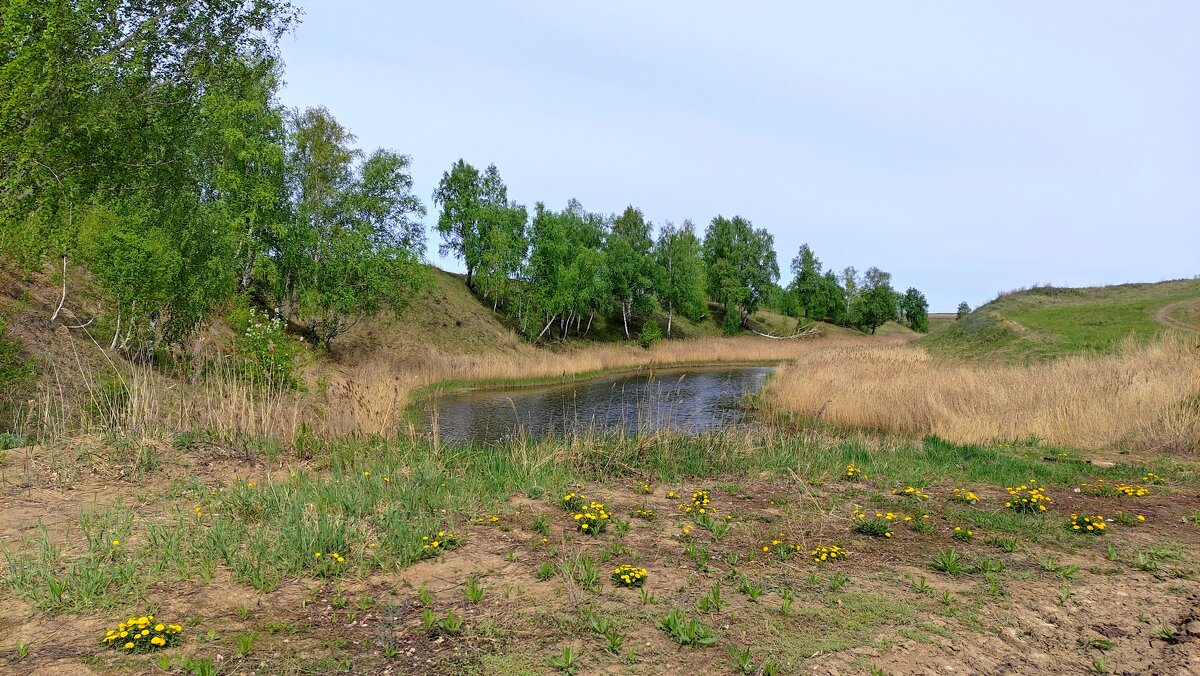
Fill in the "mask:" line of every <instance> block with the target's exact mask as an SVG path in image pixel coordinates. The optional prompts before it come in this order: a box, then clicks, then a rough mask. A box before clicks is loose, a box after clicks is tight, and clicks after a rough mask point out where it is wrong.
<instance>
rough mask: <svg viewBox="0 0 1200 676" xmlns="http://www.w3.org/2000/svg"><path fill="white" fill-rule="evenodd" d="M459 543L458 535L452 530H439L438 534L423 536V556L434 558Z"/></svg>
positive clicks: (423, 557)
mask: <svg viewBox="0 0 1200 676" xmlns="http://www.w3.org/2000/svg"><path fill="white" fill-rule="evenodd" d="M458 544H459V539H458V536H457V535H455V534H454V533H451V532H450V531H445V530H439V531H438V532H437V534H436V535H422V536H421V558H422V559H432V558H433V557H435V556H437V555H439V554H441V553H442V552H444V551H446V550H447V549H452V548H454V547H456V546H458Z"/></svg>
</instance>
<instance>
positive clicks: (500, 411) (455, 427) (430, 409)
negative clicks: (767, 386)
mask: <svg viewBox="0 0 1200 676" xmlns="http://www.w3.org/2000/svg"><path fill="white" fill-rule="evenodd" d="M771 371H772V369H771V368H770V367H721V368H703V369H661V370H653V371H651V370H645V371H639V372H636V373H623V374H618V375H610V376H602V377H599V378H594V379H590V380H580V381H574V382H569V383H556V384H553V385H543V386H536V387H523V388H519V389H511V390H474V391H469V392H461V393H454V394H449V395H443V396H440V397H437V398H434V399H432V400H431V401H429V402H428V404H427V410H426V422H427V424H429V426H430V427H431V428H432V427H434V426H435V425H436V428H437V434H438V436H439V438H440V439H441V440H442V441H443V442H448V443H461V442H468V441H470V442H476V443H495V442H500V441H503V440H505V439H509V438H513V437H516V436H520V435H521V434H524V435H525V436H527V437H534V438H541V437H547V436H572V435H575V434H584V433H588V432H596V433H599V434H611V433H621V432H624V433H626V434H638V433H641V434H647V433H653V432H658V431H663V430H672V431H676V432H683V433H688V434H698V433H701V432H708V431H716V430H721V429H728V428H732V427H738V426H742V425H746V424H748V423H749V422H750V421H751V420H752V418H753V414H752V413H750V412H749V411H747V410H745V408H743V407H742V406H741V402H742V400H743V398H744V397H745V396H746V395H751V394H756V393H757V392H758V391H759V390H760V389H762V385H763V381H764V380H765V379H766V377H767V376H768V375H769V374H770V373H771Z"/></svg>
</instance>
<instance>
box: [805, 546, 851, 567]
mask: <svg viewBox="0 0 1200 676" xmlns="http://www.w3.org/2000/svg"><path fill="white" fill-rule="evenodd" d="M808 554H809V556H811V557H812V560H813V561H816V562H817V563H821V562H824V561H836V560H837V559H844V558H846V550H844V549H842V548H841V547H839V546H837V545H819V546H817V548H816V549H814V550H812V551H811V552H809V553H808Z"/></svg>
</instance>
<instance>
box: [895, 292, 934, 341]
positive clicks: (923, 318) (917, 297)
mask: <svg viewBox="0 0 1200 676" xmlns="http://www.w3.org/2000/svg"><path fill="white" fill-rule="evenodd" d="M899 305H900V314H901V315H902V316H903V317H904V321H905V322H906V323H907V324H908V328H910V329H912V330H913V331H920V332H921V333H926V332H928V331H929V302H928V301H927V300H925V294H923V293H921V292H920V291H918V290H917V289H915V288H912V287H909V289H908V290H907V291H905V292H904V295H903V296H901V297H900V302H899Z"/></svg>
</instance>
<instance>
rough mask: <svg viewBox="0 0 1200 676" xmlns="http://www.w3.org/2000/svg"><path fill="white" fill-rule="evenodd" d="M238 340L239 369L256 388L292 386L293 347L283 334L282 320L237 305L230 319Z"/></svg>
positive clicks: (235, 342) (294, 359) (288, 387)
mask: <svg viewBox="0 0 1200 676" xmlns="http://www.w3.org/2000/svg"><path fill="white" fill-rule="evenodd" d="M229 320H230V323H231V324H232V325H233V328H234V330H236V331H237V339H236V340H235V341H234V347H235V348H237V354H238V360H239V362H238V368H239V369H240V372H241V374H242V375H243V376H245V377H246V378H247V379H248V380H250V381H251V382H253V383H254V384H256V385H260V386H264V387H274V388H280V389H290V388H292V387H295V385H296V380H295V361H296V345H295V343H294V342H292V340H291V338H289V337H288V336H287V335H286V334H285V333H284V331H283V320H281V319H279V318H278V317H272V316H270V315H268V314H267V313H265V312H261V311H259V310H257V309H255V308H253V307H248V306H240V307H238V309H237V310H235V311H234V312H233V313H232V314H231V315H230V317H229Z"/></svg>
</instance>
